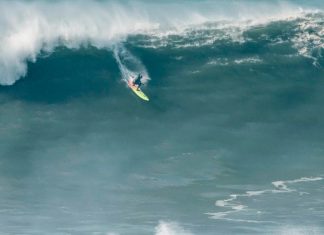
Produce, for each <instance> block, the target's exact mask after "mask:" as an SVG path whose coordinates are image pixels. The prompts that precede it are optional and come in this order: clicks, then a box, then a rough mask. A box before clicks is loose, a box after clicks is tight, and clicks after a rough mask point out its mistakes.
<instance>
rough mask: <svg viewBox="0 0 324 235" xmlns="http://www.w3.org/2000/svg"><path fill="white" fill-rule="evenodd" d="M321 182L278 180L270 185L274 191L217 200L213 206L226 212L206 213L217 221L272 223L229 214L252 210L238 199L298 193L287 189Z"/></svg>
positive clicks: (314, 179)
mask: <svg viewBox="0 0 324 235" xmlns="http://www.w3.org/2000/svg"><path fill="white" fill-rule="evenodd" d="M320 180H323V178H322V177H301V178H299V179H294V180H278V181H274V182H272V185H273V186H274V187H275V189H265V190H258V191H246V192H245V193H242V194H231V195H230V196H229V197H228V198H226V199H223V200H217V201H216V202H215V206H217V207H220V208H227V209H228V210H227V211H221V212H212V213H210V212H209V213H206V214H207V215H209V216H210V218H211V219H218V220H229V221H236V222H248V223H258V222H260V223H274V222H272V221H257V220H248V219H247V220H241V219H237V218H231V217H229V216H230V215H231V214H236V213H239V212H242V211H245V210H249V211H250V212H251V211H253V209H251V208H248V206H246V205H243V204H241V203H240V200H239V199H240V198H246V197H260V196H262V195H264V194H275V193H291V192H298V191H297V189H292V188H289V187H288V185H293V184H298V183H305V182H314V181H320ZM298 193H299V195H300V196H302V195H304V194H308V193H307V192H298ZM260 213H261V212H260V211H258V210H255V214H256V215H257V214H260Z"/></svg>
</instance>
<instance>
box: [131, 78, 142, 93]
mask: <svg viewBox="0 0 324 235" xmlns="http://www.w3.org/2000/svg"><path fill="white" fill-rule="evenodd" d="M142 77H143V76H142V74H138V76H137V78H136V79H134V81H133V86H135V85H136V86H137V90H138V91H139V89H140V87H141V86H142V85H143V83H142V81H141V79H142Z"/></svg>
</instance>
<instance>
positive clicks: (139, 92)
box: [127, 81, 150, 101]
mask: <svg viewBox="0 0 324 235" xmlns="http://www.w3.org/2000/svg"><path fill="white" fill-rule="evenodd" d="M127 85H128V86H129V88H130V89H132V91H133V92H134V93H135V94H136V95H137V96H138V97H140V98H141V99H143V100H145V101H149V100H150V99H149V98H148V97H147V96H146V95H145V94H144V92H143V91H142V90H141V88H137V86H136V85H135V86H134V85H133V82H132V81H128V82H127Z"/></svg>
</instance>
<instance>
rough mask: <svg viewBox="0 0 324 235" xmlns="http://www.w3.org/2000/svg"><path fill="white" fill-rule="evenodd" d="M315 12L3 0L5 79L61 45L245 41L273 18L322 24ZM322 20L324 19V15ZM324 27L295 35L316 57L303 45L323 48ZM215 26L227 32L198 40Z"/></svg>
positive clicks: (261, 5) (273, 6) (284, 7)
mask: <svg viewBox="0 0 324 235" xmlns="http://www.w3.org/2000/svg"><path fill="white" fill-rule="evenodd" d="M312 12H313V13H315V12H318V10H317V9H314V8H312V7H308V6H299V5H295V4H293V3H291V2H282V1H275V2H274V3H270V2H266V1H261V2H258V3H256V2H253V1H252V2H247V3H245V2H244V3H239V2H236V1H233V2H226V1H220V2H218V3H217V4H216V3H213V1H202V2H195V1H192V2H188V3H187V4H185V5H183V4H180V3H172V4H168V3H160V2H156V3H150V4H147V3H145V2H142V1H126V2H125V3H123V4H122V3H119V2H116V1H103V2H100V1H93V2H90V1H85V0H84V1H82V0H78V1H73V2H71V1H67V2H66V1H55V2H46V1H28V2H27V1H26V2H25V1H1V2H0V25H1V31H0V34H1V37H0V71H1V76H0V83H1V84H2V85H12V84H13V83H14V82H15V81H17V80H18V79H19V78H21V77H24V76H26V73H27V62H36V60H37V58H38V57H39V56H40V55H41V54H44V53H45V54H48V53H51V52H53V51H54V50H55V48H57V47H59V46H64V47H67V48H69V49H78V48H80V47H88V46H93V47H96V48H98V49H108V50H109V49H110V50H111V49H112V47H114V45H115V44H118V43H121V42H123V41H125V40H127V37H129V36H131V35H139V34H140V35H148V36H150V37H152V40H151V41H156V40H160V43H157V45H158V46H163V45H164V46H165V45H167V44H168V42H167V38H168V36H170V35H173V36H175V35H183V36H184V37H188V38H189V37H190V38H194V39H193V42H189V44H188V45H187V44H185V45H181V46H195V45H196V46H201V45H206V44H211V43H213V42H214V41H215V40H217V39H222V38H224V37H225V38H226V37H231V38H232V39H233V40H242V34H243V32H244V31H245V30H247V29H248V28H250V27H253V26H257V25H263V24H268V23H270V22H273V21H282V20H296V19H299V18H301V19H304V18H306V19H305V22H300V25H299V27H300V28H301V31H307V29H309V28H310V27H311V28H313V26H314V25H313V24H317V23H318V22H317V19H316V18H315V19H309V14H311V13H312ZM307 13H308V14H307ZM320 18H321V22H323V21H322V18H323V17H322V15H321V17H320ZM210 23H211V25H210ZM213 23H214V24H213ZM315 26H316V25H315ZM321 26H322V24H321ZM321 26H318V27H320V28H319V29H318V31H317V32H316V34H304V33H302V32H301V33H300V35H298V37H297V38H296V39H294V40H295V41H296V44H297V47H299V51H300V52H301V53H304V54H306V55H308V56H310V55H309V53H308V52H309V51H308V47H309V45H300V44H303V43H304V44H305V43H307V44H308V42H311V43H313V44H315V46H317V47H323V39H322V38H323V34H324V32H323V29H322V27H321ZM210 28H212V29H214V30H215V29H217V30H219V31H220V32H221V34H218V35H217V34H215V35H208V36H206V37H203V38H201V39H199V38H196V39H195V37H199V34H201V32H199V31H200V30H203V29H210ZM185 41H187V40H185ZM200 41H202V42H200ZM154 44H156V43H154ZM148 46H149V45H148Z"/></svg>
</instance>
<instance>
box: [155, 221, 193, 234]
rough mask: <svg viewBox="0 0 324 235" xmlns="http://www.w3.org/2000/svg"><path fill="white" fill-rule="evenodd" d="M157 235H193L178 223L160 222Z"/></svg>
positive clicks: (156, 231) (156, 229)
mask: <svg viewBox="0 0 324 235" xmlns="http://www.w3.org/2000/svg"><path fill="white" fill-rule="evenodd" d="M155 235H193V234H192V233H191V232H189V231H186V230H185V229H184V228H182V227H181V226H180V225H179V224H178V223H176V222H165V221H160V222H159V225H158V226H157V227H156V228H155Z"/></svg>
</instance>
